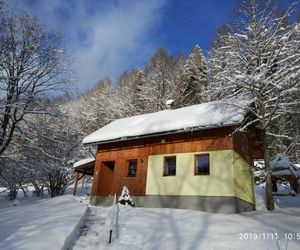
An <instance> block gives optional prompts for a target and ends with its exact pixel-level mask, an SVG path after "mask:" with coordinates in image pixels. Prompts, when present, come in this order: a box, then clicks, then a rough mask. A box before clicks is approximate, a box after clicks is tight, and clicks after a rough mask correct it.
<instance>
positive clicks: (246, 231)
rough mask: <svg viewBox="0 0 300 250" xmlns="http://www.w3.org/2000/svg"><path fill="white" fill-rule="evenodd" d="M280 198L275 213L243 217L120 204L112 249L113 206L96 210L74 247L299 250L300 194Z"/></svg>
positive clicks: (244, 215) (262, 212)
mask: <svg viewBox="0 0 300 250" xmlns="http://www.w3.org/2000/svg"><path fill="white" fill-rule="evenodd" d="M275 200H276V210H275V211H274V212H268V211H253V212H248V213H242V214H212V213H206V212H198V211H190V210H180V209H167V208H132V207H129V206H121V205H119V213H118V218H119V219H118V229H117V238H116V239H114V240H113V243H112V244H111V245H109V244H108V239H109V226H108V221H107V219H106V218H107V213H108V208H104V207H92V208H91V214H92V216H91V217H90V218H87V224H86V225H87V226H86V227H85V228H83V229H82V230H81V232H79V233H78V235H80V236H79V238H78V240H77V242H75V243H74V244H75V245H74V246H73V248H72V247H71V246H70V249H74V250H80V249H89V250H92V249H101V250H126V249H128V250H135V249H147V250H148V249H149V250H151V249H155V250H158V249H161V250H168V249H172V250H173V249H191V250H196V249H206V250H209V249H238V250H240V249H243V250H247V249H249V250H250V249H251V250H252V249H258V250H260V249H262V250H267V249H289V250H298V249H300V235H299V234H300V220H299V216H300V196H296V197H290V196H289V197H276V198H275ZM290 232H291V233H298V235H299V236H298V237H299V239H291V240H287V239H285V234H284V233H290ZM294 236H295V237H296V234H294ZM258 237H259V238H260V239H258ZM276 237H278V239H277V240H276V239H275V238H276ZM272 238H273V239H272Z"/></svg>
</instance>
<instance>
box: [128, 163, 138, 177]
mask: <svg viewBox="0 0 300 250" xmlns="http://www.w3.org/2000/svg"><path fill="white" fill-rule="evenodd" d="M131 161H135V162H136V166H135V175H129V166H130V165H129V164H130V162H131ZM137 169H138V160H137V159H128V160H127V175H126V177H129V178H131V177H133V178H134V177H136V176H137Z"/></svg>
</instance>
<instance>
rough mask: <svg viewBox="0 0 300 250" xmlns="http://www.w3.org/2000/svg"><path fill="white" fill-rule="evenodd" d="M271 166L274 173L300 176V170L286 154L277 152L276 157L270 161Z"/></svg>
mask: <svg viewBox="0 0 300 250" xmlns="http://www.w3.org/2000/svg"><path fill="white" fill-rule="evenodd" d="M270 167H271V169H272V174H273V175H294V176H295V177H297V178H300V170H299V169H298V167H297V166H296V165H295V164H293V163H292V162H291V161H290V160H289V158H288V156H286V155H283V154H277V156H276V158H275V159H274V160H272V161H270Z"/></svg>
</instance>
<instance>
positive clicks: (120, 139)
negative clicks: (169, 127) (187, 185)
mask: <svg viewBox="0 0 300 250" xmlns="http://www.w3.org/2000/svg"><path fill="white" fill-rule="evenodd" d="M242 123H243V122H237V123H231V124H225V125H215V126H209V127H193V128H186V129H180V130H173V131H165V132H161V133H153V134H144V135H140V136H128V137H120V138H116V139H113V140H106V141H95V142H91V143H84V144H83V145H84V146H90V145H102V144H109V143H114V142H124V141H131V140H136V139H144V138H151V137H158V136H166V135H173V134H181V133H191V132H196V131H203V130H209V129H216V128H225V127H236V126H239V125H241V124H242Z"/></svg>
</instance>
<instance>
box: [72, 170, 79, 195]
mask: <svg viewBox="0 0 300 250" xmlns="http://www.w3.org/2000/svg"><path fill="white" fill-rule="evenodd" d="M74 179H75V180H74V190H73V195H75V194H76V190H77V184H78V181H79V173H78V172H76V174H75V178H74Z"/></svg>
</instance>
